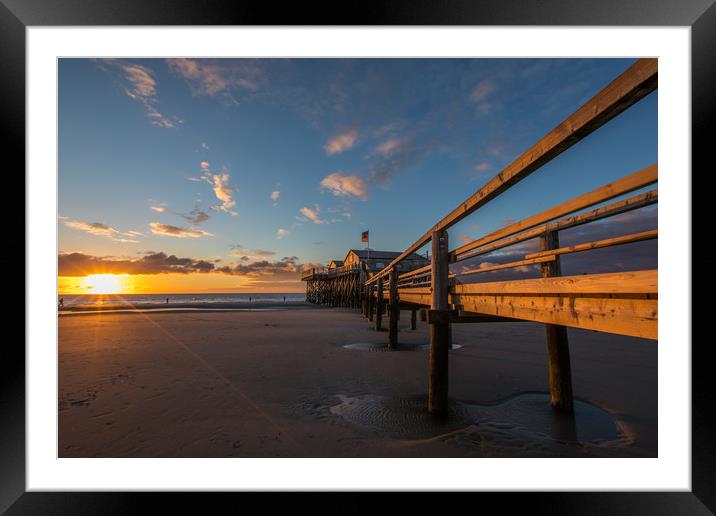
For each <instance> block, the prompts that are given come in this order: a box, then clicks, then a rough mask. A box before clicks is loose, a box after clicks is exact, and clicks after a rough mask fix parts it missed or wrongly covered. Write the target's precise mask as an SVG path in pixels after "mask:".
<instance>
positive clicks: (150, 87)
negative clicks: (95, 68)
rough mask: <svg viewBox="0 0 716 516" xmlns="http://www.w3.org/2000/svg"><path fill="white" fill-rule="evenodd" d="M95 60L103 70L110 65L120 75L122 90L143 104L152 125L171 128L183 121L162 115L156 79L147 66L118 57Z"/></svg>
mask: <svg viewBox="0 0 716 516" xmlns="http://www.w3.org/2000/svg"><path fill="white" fill-rule="evenodd" d="M97 62H98V63H100V66H101V67H102V68H103V69H105V70H107V68H106V67H111V68H112V69H113V70H114V71H115V73H117V74H118V75H119V76H120V77H121V80H122V82H123V83H124V92H125V93H126V94H127V96H129V97H130V98H131V99H133V100H136V101H137V102H139V103H141V104H142V105H143V106H144V109H145V110H146V112H147V116H148V117H149V118H150V120H151V124H152V125H156V126H158V127H164V128H167V129H171V128H174V127H176V126H177V125H178V124H181V123H183V121H182V120H181V119H180V118H178V117H176V116H174V117H167V116H164V115H163V114H162V113H160V112H159V110H158V109H157V107H156V104H157V102H158V97H157V81H156V79H155V78H154V74H153V73H152V71H151V70H150V69H149V68H147V67H145V66H141V65H138V64H134V63H125V62H123V61H120V60H118V59H101V60H98V61H97Z"/></svg>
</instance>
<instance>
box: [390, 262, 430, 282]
mask: <svg viewBox="0 0 716 516" xmlns="http://www.w3.org/2000/svg"><path fill="white" fill-rule="evenodd" d="M431 267H432V266H431V265H426V266H424V267H420V268H419V269H415V270H412V271H410V272H406V273H404V274H401V275H400V276H398V279H406V278H412V277H413V276H419V275H420V274H425V273H429V272H430V269H431Z"/></svg>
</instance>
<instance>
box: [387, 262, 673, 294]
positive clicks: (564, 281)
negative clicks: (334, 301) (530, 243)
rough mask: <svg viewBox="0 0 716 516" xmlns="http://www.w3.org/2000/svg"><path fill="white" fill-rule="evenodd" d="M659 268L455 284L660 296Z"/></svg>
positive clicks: (483, 289)
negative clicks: (658, 293) (658, 294)
mask: <svg viewBox="0 0 716 516" xmlns="http://www.w3.org/2000/svg"><path fill="white" fill-rule="evenodd" d="M658 281H659V278H658V270H656V269H653V270H643V271H629V272H609V273H604V274H581V275H578V276H560V277H556V278H534V279H525V280H511V281H492V282H488V283H469V284H466V285H455V286H454V287H453V288H452V291H453V293H454V294H458V295H461V294H462V295H475V294H493V295H502V294H514V295H528V294H533V295H544V294H551V295H555V296H560V295H561V296H569V295H620V296H622V297H626V296H634V297H646V296H647V295H649V296H654V297H655V298H656V296H657V292H658V291H659V285H658ZM412 290H415V291H417V292H415V294H418V295H420V294H423V293H424V291H425V290H426V289H410V290H405V291H403V290H401V291H400V297H401V299H402V298H406V299H407V297H409V294H408V293H407V292H410V291H412Z"/></svg>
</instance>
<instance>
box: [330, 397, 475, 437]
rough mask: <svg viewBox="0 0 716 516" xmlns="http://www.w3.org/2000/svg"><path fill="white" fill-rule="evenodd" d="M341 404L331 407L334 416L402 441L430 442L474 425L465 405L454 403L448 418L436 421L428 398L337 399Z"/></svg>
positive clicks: (450, 406) (451, 404)
mask: <svg viewBox="0 0 716 516" xmlns="http://www.w3.org/2000/svg"><path fill="white" fill-rule="evenodd" d="M336 397H337V398H338V399H340V400H341V402H340V403H339V404H337V405H333V406H332V407H330V411H331V413H332V414H335V415H338V416H341V417H342V418H343V419H345V420H346V421H348V422H349V423H352V424H354V425H356V426H359V427H362V428H364V429H367V430H373V431H376V432H379V433H381V434H386V435H389V436H391V437H395V438H402V439H427V438H430V437H435V436H437V435H442V434H445V433H448V432H452V431H454V430H458V429H460V428H464V427H465V426H467V425H469V424H470V414H469V413H468V411H467V410H466V409H465V406H464V405H463V404H461V403H457V402H452V403H450V405H449V408H448V417H447V418H445V419H439V418H434V417H432V416H431V415H430V414H428V411H427V407H428V402H427V398H425V397H424V396H416V397H410V398H388V397H385V396H374V395H370V394H368V395H363V396H346V395H342V394H338V395H337V396H336Z"/></svg>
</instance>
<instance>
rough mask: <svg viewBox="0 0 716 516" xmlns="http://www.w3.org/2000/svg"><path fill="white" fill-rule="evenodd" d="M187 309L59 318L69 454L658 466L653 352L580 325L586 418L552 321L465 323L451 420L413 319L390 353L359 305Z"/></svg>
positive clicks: (456, 338) (64, 451)
mask: <svg viewBox="0 0 716 516" xmlns="http://www.w3.org/2000/svg"><path fill="white" fill-rule="evenodd" d="M187 308H189V307H171V309H169V310H168V311H152V310H143V311H140V312H130V311H112V312H106V313H102V312H92V313H77V312H76V313H75V314H74V315H70V316H66V315H62V316H61V317H59V322H58V324H59V386H58V391H59V392H58V398H59V399H58V418H59V439H58V443H59V447H58V455H59V456H60V457H532V456H534V457H554V456H556V457H560V456H564V457H656V456H657V451H658V449H657V344H656V342H653V341H648V340H644V339H637V338H631V337H622V336H617V335H610V334H604V333H596V332H593V331H585V330H572V329H570V330H569V339H570V353H571V360H572V374H573V386H574V395H575V400H576V403H575V404H576V416H575V418H574V419H572V418H569V417H565V416H560V415H557V414H553V412H552V410H551V408H550V406H549V395H548V393H549V384H548V376H547V352H546V343H545V330H544V325H541V324H537V323H527V322H524V323H483V324H455V325H453V342H454V344H455V349H453V350H452V351H450V362H449V371H450V384H449V385H450V392H449V395H450V414H449V417H448V419H447V420H436V419H435V418H432V417H431V416H429V415H428V414H427V412H426V408H427V401H426V398H425V396H426V393H427V385H428V376H427V375H428V367H427V365H428V353H427V350H426V346H425V345H426V344H427V343H428V325H427V324H426V323H424V322H418V326H417V329H416V330H410V313H409V312H405V311H404V312H402V314H401V320H400V324H399V327H400V333H399V342H400V345H401V346H400V349H399V350H397V351H386V350H385V348H384V346H385V345H386V343H387V333H386V332H376V331H375V330H374V329H373V325H372V324H371V323H369V322H368V320H367V319H365V318H364V317H362V316H361V315H360V314H359V313H358V311H357V310H351V309H344V308H326V307H316V306H313V305H309V304H305V303H290V304H289V306H281V304H280V303H265V304H264V305H262V306H256V307H255V308H259V309H258V310H251V309H244V310H218V309H217V310H212V309H211V307H206V308H209V309H206V310H192V309H187ZM244 308H245V307H244ZM261 308H263V309H261ZM346 346H347V347H346Z"/></svg>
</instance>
